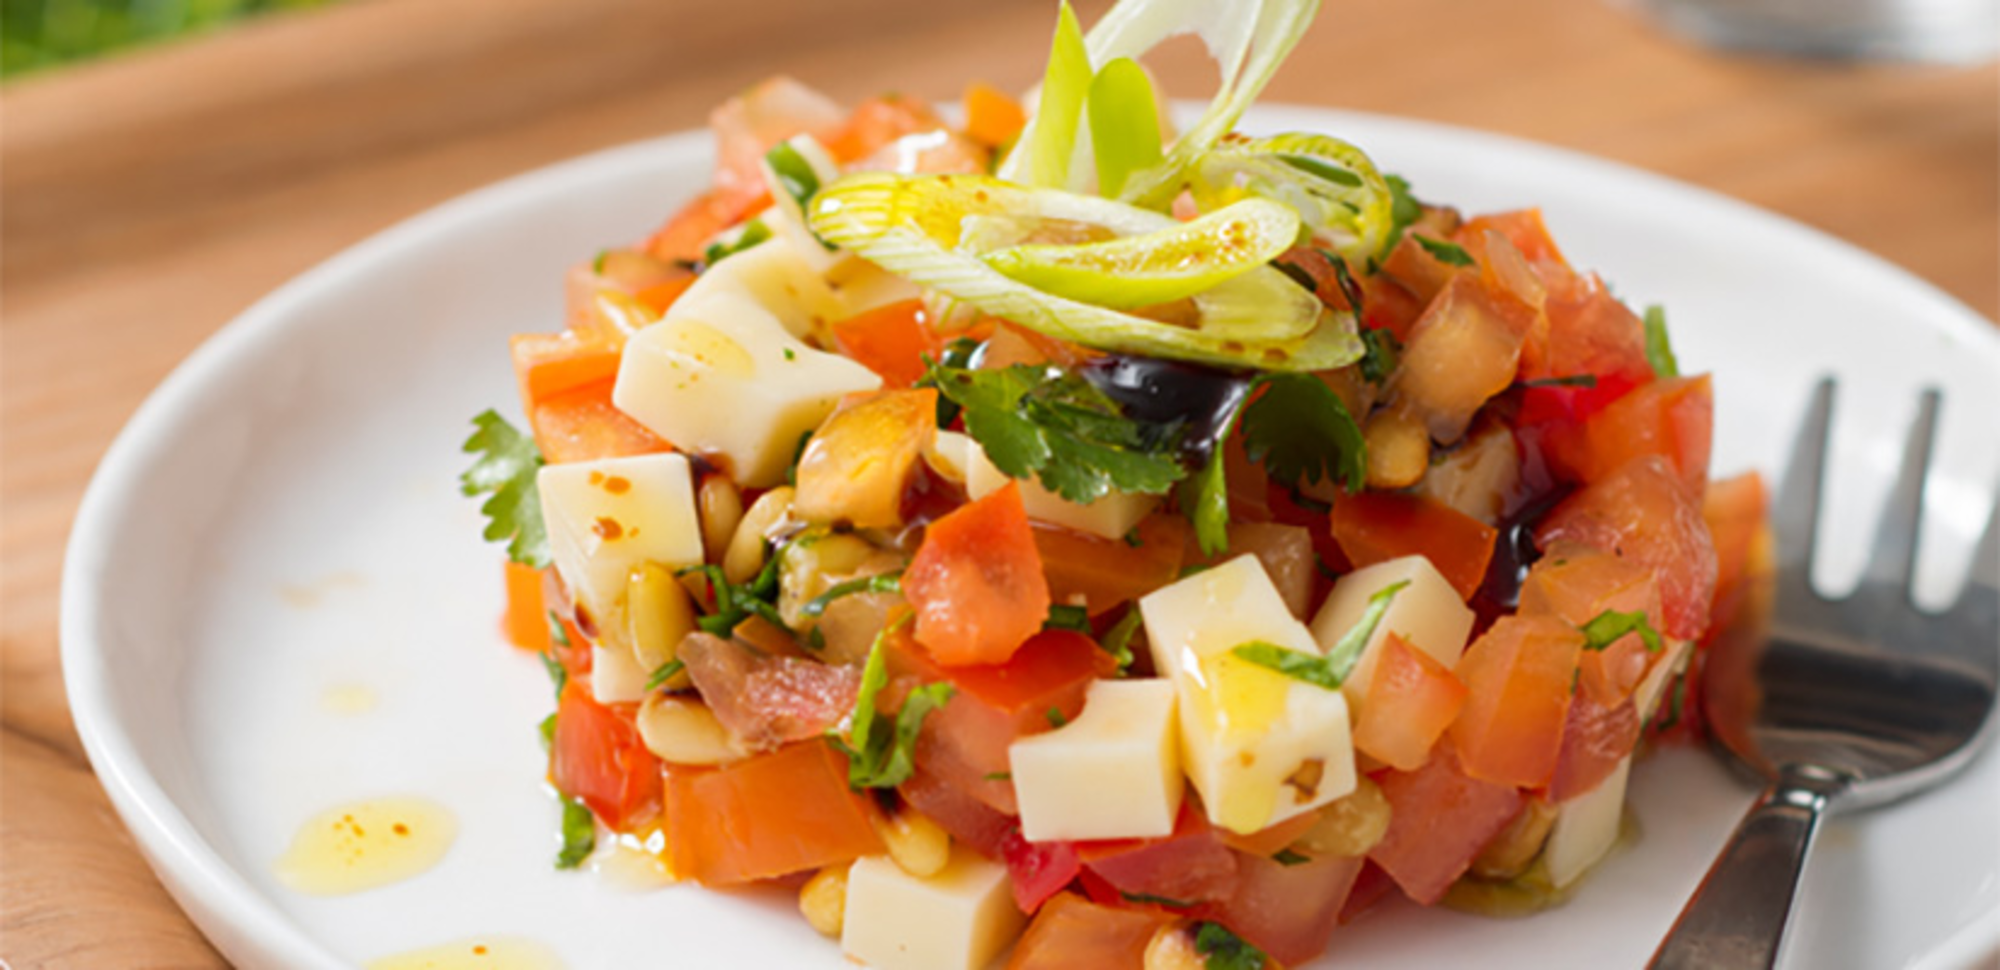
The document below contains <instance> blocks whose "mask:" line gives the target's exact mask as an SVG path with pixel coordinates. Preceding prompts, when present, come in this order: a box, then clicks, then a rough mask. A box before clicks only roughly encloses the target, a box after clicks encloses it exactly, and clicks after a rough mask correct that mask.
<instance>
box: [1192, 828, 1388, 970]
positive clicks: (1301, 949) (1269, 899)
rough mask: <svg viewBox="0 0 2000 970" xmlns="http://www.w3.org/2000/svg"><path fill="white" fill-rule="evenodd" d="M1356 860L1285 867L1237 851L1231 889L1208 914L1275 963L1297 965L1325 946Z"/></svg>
mask: <svg viewBox="0 0 2000 970" xmlns="http://www.w3.org/2000/svg"><path fill="white" fill-rule="evenodd" d="M1361 864H1362V860H1361V859H1360V858H1325V859H1313V860H1311V861H1309V862H1296V863H1293V864H1291V865H1287V864H1285V863H1282V862H1278V861H1277V860H1275V859H1272V858H1270V857H1268V856H1263V855H1246V854H1243V853H1238V854H1237V857H1236V865H1237V880H1236V891H1235V892H1233V893H1231V894H1230V895H1229V897H1228V898H1226V899H1224V900H1222V902H1221V903H1220V904H1219V905H1218V906H1216V907H1215V908H1214V910H1213V911H1212V917H1213V918H1214V919H1215V920H1216V922H1219V923H1221V924H1222V925H1224V926H1227V927H1228V928H1229V929H1230V930H1232V931H1233V932H1235V933H1236V935H1237V936H1240V937H1242V938H1243V939H1244V941H1245V942H1247V943H1249V944H1250V945H1251V946H1254V947H1256V948H1258V949H1260V950H1263V951H1264V952H1265V953H1266V954H1267V955H1269V956H1271V957H1272V958H1274V959H1276V960H1277V961H1278V962H1279V963H1282V964H1284V965H1285V966H1288V967H1289V966H1297V965H1299V964H1301V963H1304V962H1306V961H1307V960H1311V959H1312V958H1313V957H1316V956H1319V955H1320V954H1321V953H1322V952H1324V951H1325V950H1326V944H1327V941H1328V940H1329V939H1330V938H1331V937H1332V936H1333V930H1334V927H1336V926H1338V925H1339V918H1340V909H1341V906H1343V905H1344V904H1345V903H1346V902H1347V894H1348V892H1349V891H1351V890H1352V889H1353V888H1354V877H1355V876H1356V875H1358V874H1359V873H1360V872H1361Z"/></svg>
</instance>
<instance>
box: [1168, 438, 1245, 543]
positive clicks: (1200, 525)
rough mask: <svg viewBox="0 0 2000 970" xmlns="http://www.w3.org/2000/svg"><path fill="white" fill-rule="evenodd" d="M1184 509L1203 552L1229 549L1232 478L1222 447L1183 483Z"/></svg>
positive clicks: (1182, 509)
mask: <svg viewBox="0 0 2000 970" xmlns="http://www.w3.org/2000/svg"><path fill="white" fill-rule="evenodd" d="M1241 413H1242V412H1240V411H1239V412H1238V414H1239V415H1240V414H1241ZM1223 437H1225V438H1227V437H1228V435H1227V434H1225V435H1224V436H1223ZM1181 511H1182V512H1183V513H1185V514H1186V515H1187V517H1188V521H1189V522H1192V523H1194V536H1195V539H1196V540H1198V541H1199V542H1200V544H1201V552H1202V555H1205V556H1219V555H1221V554H1223V553H1225V552H1228V551H1229V482H1228V479H1227V473H1226V471H1225V468H1224V461H1223V457H1222V449H1221V448H1217V449H1216V450H1215V453H1214V454H1212V455H1210V456H1209V459H1208V464H1206V465H1203V466H1201V471H1199V472H1196V473H1195V476H1194V477H1193V478H1191V479H1188V482H1187V484H1186V485H1184V486H1182V488H1181Z"/></svg>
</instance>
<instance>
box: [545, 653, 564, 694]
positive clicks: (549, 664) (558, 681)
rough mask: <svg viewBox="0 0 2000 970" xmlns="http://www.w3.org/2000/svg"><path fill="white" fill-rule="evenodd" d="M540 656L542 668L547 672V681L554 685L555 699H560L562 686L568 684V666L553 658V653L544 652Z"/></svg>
mask: <svg viewBox="0 0 2000 970" xmlns="http://www.w3.org/2000/svg"><path fill="white" fill-rule="evenodd" d="M541 657H542V669H543V670H544V671H547V672H548V675H549V683H551V684H554V685H555V687H556V700H559V701H560V700H562V692H563V688H564V687H567V686H569V668H568V667H565V666H563V665H562V661H560V660H557V659H556V658H555V654H552V653H545V654H542V655H541Z"/></svg>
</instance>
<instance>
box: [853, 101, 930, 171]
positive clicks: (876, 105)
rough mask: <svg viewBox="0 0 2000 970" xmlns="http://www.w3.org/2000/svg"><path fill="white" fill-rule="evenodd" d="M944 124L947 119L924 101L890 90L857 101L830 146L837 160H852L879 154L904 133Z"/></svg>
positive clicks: (921, 130)
mask: <svg viewBox="0 0 2000 970" xmlns="http://www.w3.org/2000/svg"><path fill="white" fill-rule="evenodd" d="M944 126H945V125H944V119H942V118H939V117H938V115H937V112H935V111H932V110H931V107H930V105H928V104H926V103H924V102H923V101H920V100H918V99H916V98H912V97H908V96H905V95H901V94H886V95H883V96H881V97H876V98H869V99H868V100H866V101H863V102H861V103H860V104H858V105H855V106H854V113H853V114H851V115H849V116H848V117H847V121H846V123H844V124H843V125H842V126H841V127H840V130H839V131H837V132H835V133H834V134H833V135H832V136H831V137H829V138H827V140H826V150H827V152H828V153H829V154H831V155H832V156H833V157H834V159H835V160H836V161H841V162H852V161H856V160H858V159H863V158H867V157H868V156H870V155H873V154H875V152H876V151H877V150H878V149H880V148H882V146H884V145H887V144H889V143H890V142H892V141H895V140H896V139H898V138H901V137H903V136H904V135H915V134H919V133H921V132H926V131H936V130H938V129H940V128H943V127H944Z"/></svg>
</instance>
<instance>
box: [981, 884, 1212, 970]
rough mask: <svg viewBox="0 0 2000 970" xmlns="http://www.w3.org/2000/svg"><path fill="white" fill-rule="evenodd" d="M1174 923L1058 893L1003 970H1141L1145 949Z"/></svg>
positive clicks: (1146, 911) (1044, 906)
mask: <svg viewBox="0 0 2000 970" xmlns="http://www.w3.org/2000/svg"><path fill="white" fill-rule="evenodd" d="M1172 921H1173V917H1170V916H1168V915H1167V914H1165V913H1162V912H1160V911H1158V910H1152V909H1120V908H1117V907H1112V906H1102V905H1099V904H1097V903H1093V902H1091V901H1090V900H1087V899H1085V898H1083V897H1082V896H1079V895H1077V894H1076V893H1071V892H1063V893H1057V894H1055V895H1054V896H1051V897H1049V901H1048V902H1046V903H1043V904H1042V908H1041V911H1040V912H1038V913H1036V914H1035V921H1034V922H1033V923H1030V924H1028V931H1027V932H1026V933H1023V934H1021V941H1020V942H1019V943H1016V944H1014V953H1013V955H1012V956H1010V957H1008V958H1007V970H1071V968H1074V967H1090V968H1092V970H1141V968H1143V967H1144V966H1145V963H1146V945H1147V944H1149V943H1151V942H1153V934H1154V933H1157V932H1159V930H1160V928H1161V927H1163V926H1165V925H1167V924H1168V923H1170V922H1172Z"/></svg>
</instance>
